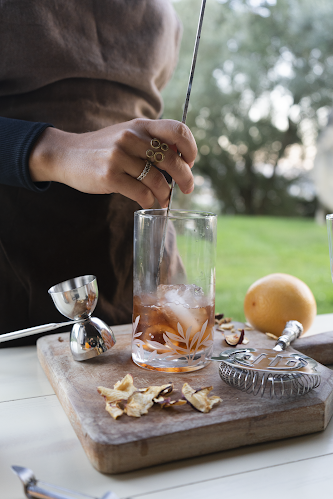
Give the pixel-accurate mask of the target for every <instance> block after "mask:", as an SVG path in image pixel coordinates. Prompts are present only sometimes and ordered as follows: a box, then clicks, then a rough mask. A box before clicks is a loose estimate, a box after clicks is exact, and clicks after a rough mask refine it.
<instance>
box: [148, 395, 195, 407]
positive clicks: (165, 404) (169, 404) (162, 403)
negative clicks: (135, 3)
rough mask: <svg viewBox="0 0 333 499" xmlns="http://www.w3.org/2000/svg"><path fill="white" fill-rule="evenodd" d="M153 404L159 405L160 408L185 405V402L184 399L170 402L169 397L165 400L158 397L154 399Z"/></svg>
mask: <svg viewBox="0 0 333 499" xmlns="http://www.w3.org/2000/svg"><path fill="white" fill-rule="evenodd" d="M154 402H155V403H156V404H159V405H160V406H161V407H172V406H173V405H185V404H187V402H186V400H184V399H179V400H171V399H170V397H168V398H166V399H165V398H163V397H159V398H158V399H154Z"/></svg>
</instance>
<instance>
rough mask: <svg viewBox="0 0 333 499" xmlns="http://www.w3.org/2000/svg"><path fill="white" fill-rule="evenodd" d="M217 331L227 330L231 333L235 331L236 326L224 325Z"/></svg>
mask: <svg viewBox="0 0 333 499" xmlns="http://www.w3.org/2000/svg"><path fill="white" fill-rule="evenodd" d="M217 329H220V330H222V331H223V330H224V329H225V330H227V331H230V330H232V329H235V326H234V325H233V324H224V325H223V326H220V327H218V328H217Z"/></svg>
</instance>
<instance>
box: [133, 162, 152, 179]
mask: <svg viewBox="0 0 333 499" xmlns="http://www.w3.org/2000/svg"><path fill="white" fill-rule="evenodd" d="M152 166H153V164H152V163H151V161H146V165H145V167H144V169H143V170H142V172H141V173H140V175H139V176H138V177H137V180H139V181H140V182H141V180H143V179H144V178H145V176H146V175H148V173H149V171H150V169H151V167H152Z"/></svg>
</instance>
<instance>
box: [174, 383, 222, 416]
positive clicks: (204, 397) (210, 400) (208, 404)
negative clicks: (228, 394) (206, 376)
mask: <svg viewBox="0 0 333 499" xmlns="http://www.w3.org/2000/svg"><path fill="white" fill-rule="evenodd" d="M212 389H213V387H212V386H207V387H205V388H201V390H194V389H193V388H191V386H190V385H189V384H188V383H184V385H183V388H182V394H183V395H184V397H185V399H186V400H187V402H188V403H189V404H190V405H191V406H192V407H193V408H194V409H196V410H197V411H200V412H209V411H210V410H211V409H212V408H213V407H214V405H216V404H218V403H219V402H222V399H221V398H220V397H217V396H212V397H208V394H209V393H210V392H211V391H212Z"/></svg>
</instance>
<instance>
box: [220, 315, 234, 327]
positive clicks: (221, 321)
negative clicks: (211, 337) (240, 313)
mask: <svg viewBox="0 0 333 499" xmlns="http://www.w3.org/2000/svg"><path fill="white" fill-rule="evenodd" d="M231 321H232V318H231V317H224V318H223V319H221V320H219V324H220V325H221V324H229V322H231Z"/></svg>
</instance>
